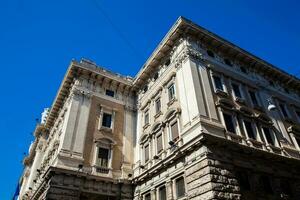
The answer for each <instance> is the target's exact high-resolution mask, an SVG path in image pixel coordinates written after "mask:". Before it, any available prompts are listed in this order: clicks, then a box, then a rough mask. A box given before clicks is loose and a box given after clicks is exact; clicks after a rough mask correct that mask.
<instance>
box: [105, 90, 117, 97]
mask: <svg viewBox="0 0 300 200" xmlns="http://www.w3.org/2000/svg"><path fill="white" fill-rule="evenodd" d="M105 95H107V96H110V97H114V96H115V92H114V91H112V90H105Z"/></svg>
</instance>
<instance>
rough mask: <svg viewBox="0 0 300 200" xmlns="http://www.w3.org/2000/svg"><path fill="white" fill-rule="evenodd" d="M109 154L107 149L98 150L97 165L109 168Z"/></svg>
mask: <svg viewBox="0 0 300 200" xmlns="http://www.w3.org/2000/svg"><path fill="white" fill-rule="evenodd" d="M108 154H109V150H108V149H105V148H101V147H100V148H98V155H97V161H96V165H97V166H98V167H103V168H107V167H108V158H109V157H108Z"/></svg>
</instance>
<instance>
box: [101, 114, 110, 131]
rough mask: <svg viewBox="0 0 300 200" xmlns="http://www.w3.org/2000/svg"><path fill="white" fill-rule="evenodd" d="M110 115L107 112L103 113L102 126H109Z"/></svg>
mask: <svg viewBox="0 0 300 200" xmlns="http://www.w3.org/2000/svg"><path fill="white" fill-rule="evenodd" d="M111 122H112V115H111V114H108V113H103V117H102V126H104V127H107V128H111Z"/></svg>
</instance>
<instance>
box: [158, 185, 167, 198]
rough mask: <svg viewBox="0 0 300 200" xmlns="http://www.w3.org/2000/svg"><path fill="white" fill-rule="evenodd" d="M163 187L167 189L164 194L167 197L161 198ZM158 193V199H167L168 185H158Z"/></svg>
mask: <svg viewBox="0 0 300 200" xmlns="http://www.w3.org/2000/svg"><path fill="white" fill-rule="evenodd" d="M162 188H164V191H165V194H164V195H165V196H164V197H165V198H164V199H162V198H161V193H160V191H161V189H162ZM157 194H158V195H157V200H167V187H166V186H165V185H162V186H160V187H158V188H157Z"/></svg>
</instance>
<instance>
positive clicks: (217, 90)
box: [215, 89, 229, 97]
mask: <svg viewBox="0 0 300 200" xmlns="http://www.w3.org/2000/svg"><path fill="white" fill-rule="evenodd" d="M215 93H216V94H217V95H218V96H221V97H228V96H229V95H228V93H227V92H225V91H223V90H220V89H216V91H215Z"/></svg>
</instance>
